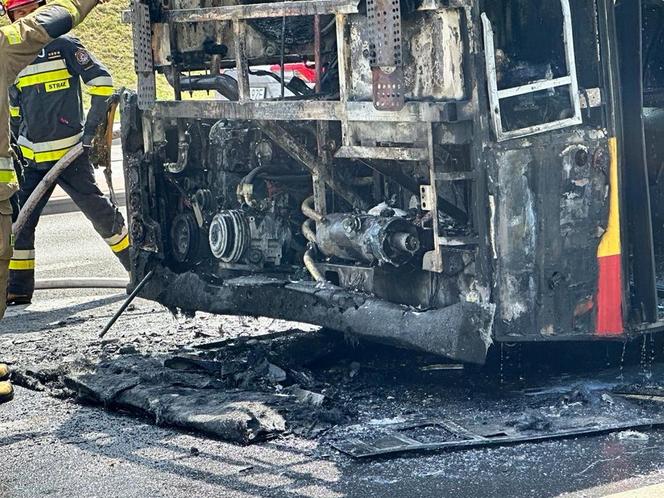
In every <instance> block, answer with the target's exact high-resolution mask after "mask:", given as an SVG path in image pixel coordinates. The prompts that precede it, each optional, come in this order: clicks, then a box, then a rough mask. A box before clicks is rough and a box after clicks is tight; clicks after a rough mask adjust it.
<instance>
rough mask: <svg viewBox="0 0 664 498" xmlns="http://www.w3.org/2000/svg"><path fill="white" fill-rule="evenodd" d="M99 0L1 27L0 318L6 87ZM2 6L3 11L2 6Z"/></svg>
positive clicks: (6, 239) (0, 386)
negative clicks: (45, 47)
mask: <svg viewBox="0 0 664 498" xmlns="http://www.w3.org/2000/svg"><path fill="white" fill-rule="evenodd" d="M4 1H5V0H3V2H4ZM98 1H99V2H105V1H107V0H54V1H53V2H52V3H51V4H50V5H48V6H45V7H42V8H40V9H39V10H37V11H36V12H34V13H32V14H31V15H29V16H27V17H25V18H23V19H22V20H20V21H18V22H16V23H13V24H11V25H9V26H3V27H0V318H2V317H3V316H4V313H5V299H4V297H5V295H4V294H5V291H6V288H7V277H8V267H9V260H10V258H11V256H12V244H11V238H12V235H11V230H12V226H11V215H12V208H11V203H10V201H9V199H10V198H11V197H12V196H13V195H14V194H15V193H16V191H17V190H18V177H17V176H16V171H15V170H14V167H13V158H12V152H11V149H10V145H9V136H10V132H9V99H8V97H7V94H8V90H9V89H8V85H9V84H10V83H11V82H12V81H14V79H15V78H16V76H17V75H18V73H19V72H20V71H21V70H22V69H23V68H24V67H25V66H27V65H28V64H30V62H31V61H32V60H33V59H34V58H35V57H36V56H37V55H38V54H39V52H40V51H41V50H42V49H43V48H44V46H46V45H47V44H48V43H50V42H51V41H53V40H54V39H55V38H57V37H59V36H61V35H64V34H65V33H67V32H68V31H69V30H71V29H72V28H73V27H74V26H76V25H77V24H78V23H80V22H81V21H82V20H83V19H84V18H85V17H86V16H87V15H88V14H89V13H90V11H91V10H92V9H93V8H94V6H95V5H96V4H97V2H98ZM2 5H3V8H4V3H3V4H2ZM8 377H9V371H8V369H7V366H6V365H0V379H2V380H1V381H0V403H2V402H5V401H9V400H11V399H12V397H13V395H14V391H13V389H12V386H11V384H10V383H9V382H8V381H7V380H6V379H7V378H8Z"/></svg>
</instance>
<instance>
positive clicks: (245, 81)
mask: <svg viewBox="0 0 664 498" xmlns="http://www.w3.org/2000/svg"><path fill="white" fill-rule="evenodd" d="M246 33H247V25H246V24H245V22H244V21H243V20H240V19H235V20H234V21H233V34H234V35H235V40H234V41H235V68H236V70H237V82H238V94H239V100H240V102H243V101H247V100H250V99H251V91H250V89H249V88H250V87H249V64H248V61H247V37H246Z"/></svg>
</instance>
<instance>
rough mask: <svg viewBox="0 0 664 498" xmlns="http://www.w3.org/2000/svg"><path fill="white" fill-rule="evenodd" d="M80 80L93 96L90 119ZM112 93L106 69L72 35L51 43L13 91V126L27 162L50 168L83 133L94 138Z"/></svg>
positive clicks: (35, 165)
mask: <svg viewBox="0 0 664 498" xmlns="http://www.w3.org/2000/svg"><path fill="white" fill-rule="evenodd" d="M81 81H83V83H84V84H85V85H86V86H87V88H88V93H90V95H91V96H92V101H91V104H92V105H91V108H90V111H89V113H88V117H87V120H85V117H84V114H83V106H82V97H81ZM112 93H113V79H112V78H111V75H110V74H109V72H108V70H107V69H106V68H105V67H104V66H103V65H102V64H101V63H100V62H99V61H98V60H97V59H96V58H95V57H94V56H93V55H92V54H90V53H89V52H88V51H87V50H86V49H85V47H84V46H83V45H82V44H81V42H80V41H79V40H78V39H76V38H74V37H72V36H61V37H60V38H58V39H56V40H54V41H53V42H51V43H50V44H48V45H47V46H46V47H45V48H44V50H42V51H41V52H40V54H39V55H38V56H37V58H36V59H35V60H34V61H33V62H32V64H30V65H29V66H28V67H26V68H25V69H23V70H22V71H21V72H20V73H19V74H18V76H17V77H16V81H15V83H14V86H13V87H12V88H11V90H10V93H9V95H10V104H11V106H12V107H14V108H15V109H18V112H15V113H14V114H16V116H12V130H13V131H14V133H15V134H16V135H18V136H19V140H18V142H19V145H20V146H21V150H22V152H23V156H24V157H25V159H26V160H27V161H28V166H32V167H37V168H40V169H45V168H49V167H50V166H51V165H52V163H53V162H55V161H58V160H59V159H60V158H62V156H64V155H65V154H66V153H67V151H69V149H71V148H72V147H73V146H75V145H76V144H77V143H79V142H80V141H81V139H82V137H83V136H87V137H89V140H88V141H91V137H92V136H93V135H94V134H95V131H96V129H97V126H99V124H100V123H101V122H102V121H103V119H104V118H105V116H106V109H107V99H108V97H109V96H110V95H111V94H112Z"/></svg>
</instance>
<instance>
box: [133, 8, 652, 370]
mask: <svg viewBox="0 0 664 498" xmlns="http://www.w3.org/2000/svg"><path fill="white" fill-rule="evenodd" d="M131 22H132V23H133V29H134V46H135V63H136V71H137V73H138V76H139V86H138V93H137V94H136V95H127V96H126V97H125V99H124V113H123V118H122V119H123V123H122V125H123V147H124V152H125V172H126V173H125V174H126V185H127V201H128V206H129V210H130V218H131V236H132V241H133V246H134V253H133V284H134V285H136V284H137V283H138V282H139V281H141V280H142V279H143V277H144V276H145V275H146V274H147V273H148V272H150V271H152V270H154V276H153V278H152V279H151V280H150V281H149V282H148V284H147V285H146V286H145V288H144V290H143V291H142V296H144V297H146V298H149V299H154V300H157V301H159V302H161V303H163V304H165V305H167V306H170V307H174V308H176V307H177V308H181V309H183V310H185V311H196V310H202V311H209V312H214V313H222V314H246V315H254V316H271V317H276V318H284V319H290V320H298V321H304V322H309V323H314V324H320V325H323V326H326V327H330V328H333V329H337V330H340V331H344V332H350V333H353V334H359V335H361V336H365V337H370V338H374V339H376V340H381V341H384V342H390V343H394V344H398V345H401V346H405V347H410V348H415V349H419V350H424V351H429V352H433V353H437V354H441V355H445V356H448V357H450V358H453V359H455V360H459V361H465V362H472V363H482V362H483V361H484V359H485V356H486V352H487V349H488V348H489V346H490V345H491V344H492V343H495V342H505V341H507V342H517V341H560V340H566V341H583V340H625V339H629V338H633V337H635V336H637V335H639V334H642V333H644V332H652V331H656V330H659V329H662V328H664V322H663V321H662V318H663V317H661V316H660V315H659V314H658V301H657V290H656V278H657V272H656V269H657V264H656V262H657V261H658V259H657V256H658V254H660V252H658V251H664V247H660V246H659V245H658V244H657V237H655V236H654V235H653V227H654V233H655V234H657V233H659V232H661V228H662V227H661V225H662V222H663V220H664V218H662V216H661V215H659V214H658V213H657V211H656V207H657V206H658V205H659V204H661V202H658V200H659V198H660V197H661V196H664V192H660V190H661V187H659V184H660V182H659V176H660V175H659V173H660V172H661V167H662V163H661V161H662V158H663V157H664V154H663V153H662V152H663V151H661V150H660V148H661V147H662V145H661V144H663V143H664V140H662V139H659V134H660V133H662V132H664V130H660V129H659V128H658V126H659V127H660V128H662V127H664V125H661V123H664V121H663V120H662V118H661V116H662V108H663V107H664V100H663V99H662V96H664V73H663V69H662V67H663V66H664V64H662V58H663V57H664V55H662V54H664V50H663V48H664V47H662V44H663V43H664V4H661V2H650V1H646V0H643V3H642V2H640V1H639V0H623V2H619V3H618V4H617V5H615V4H614V2H613V1H612V0H576V1H573V2H571V1H569V0H546V1H545V0H541V1H532V0H490V1H489V0H487V1H476V0H442V1H440V0H401V1H400V0H389V1H386V0H366V2H358V1H357V0H310V1H308V0H303V1H289V2H277V3H259V4H256V3H252V4H249V3H245V2H243V1H242V0H240V1H239V2H234V1H228V2H226V1H224V0H218V1H215V2H207V1H206V0H159V1H157V0H151V1H149V2H147V3H143V2H140V1H137V0H136V1H135V2H134V4H133V8H132V12H131ZM288 64H300V65H303V66H302V67H304V68H305V70H306V71H308V72H309V74H310V80H311V84H307V83H306V82H305V81H304V78H301V77H298V76H295V77H292V78H290V79H288V80H286V78H284V72H283V71H282V70H281V69H280V68H284V67H287V66H288ZM266 67H268V68H272V70H266V69H265V68H266ZM275 67H276V70H275V69H274V68H275ZM156 74H159V75H163V76H165V77H166V79H167V80H168V82H169V83H170V84H171V86H172V88H173V97H172V98H170V99H166V100H164V99H161V100H157V99H156V91H155V75H156ZM255 76H262V77H264V76H268V77H270V78H272V79H274V80H275V81H277V82H278V83H279V86H280V87H281V92H282V95H283V98H279V97H277V98H271V99H267V100H266V99H262V100H260V99H258V98H257V96H258V92H255V91H254V88H252V85H254V83H255V79H254V77H255ZM160 77H161V76H160ZM194 92H196V93H197V94H199V95H198V98H197V99H195V100H191V99H188V98H187V97H188V95H189V94H190V93H194ZM201 92H207V95H208V97H205V94H204V93H203V94H202V95H203V98H206V99H205V100H200V95H201ZM644 120H645V124H644ZM658 123H660V125H658ZM651 196H652V200H651ZM658 196H659V197H658ZM651 209H654V210H655V212H654V213H653V214H652V215H651ZM663 256H664V254H663Z"/></svg>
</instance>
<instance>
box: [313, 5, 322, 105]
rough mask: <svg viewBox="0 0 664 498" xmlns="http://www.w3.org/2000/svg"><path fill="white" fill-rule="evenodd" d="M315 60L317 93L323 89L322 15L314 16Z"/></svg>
mask: <svg viewBox="0 0 664 498" xmlns="http://www.w3.org/2000/svg"><path fill="white" fill-rule="evenodd" d="M314 61H315V63H316V93H320V91H321V83H320V80H321V66H320V64H321V61H320V16H319V15H318V14H316V15H315V16H314Z"/></svg>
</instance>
